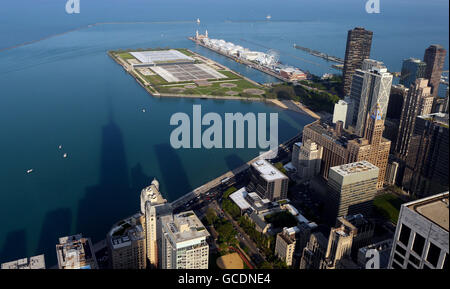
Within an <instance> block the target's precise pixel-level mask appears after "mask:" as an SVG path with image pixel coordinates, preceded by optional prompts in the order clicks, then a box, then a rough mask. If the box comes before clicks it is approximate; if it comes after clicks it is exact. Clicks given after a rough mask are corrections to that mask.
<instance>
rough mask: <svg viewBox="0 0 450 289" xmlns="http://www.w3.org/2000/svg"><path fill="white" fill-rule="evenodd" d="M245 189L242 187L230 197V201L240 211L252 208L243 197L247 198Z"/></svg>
mask: <svg viewBox="0 0 450 289" xmlns="http://www.w3.org/2000/svg"><path fill="white" fill-rule="evenodd" d="M247 194H248V193H247V189H246V188H245V187H242V188H241V189H239V190H237V191H236V192H234V193H232V194H231V195H230V199H231V200H232V201H233V202H234V203H235V204H236V205H237V206H238V207H239V208H240V209H241V210H246V209H248V208H251V207H252V206H251V205H250V204H249V203H248V202H247V201H246V200H245V197H246V196H247Z"/></svg>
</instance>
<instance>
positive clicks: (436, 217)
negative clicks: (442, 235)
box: [403, 192, 449, 232]
mask: <svg viewBox="0 0 450 289" xmlns="http://www.w3.org/2000/svg"><path fill="white" fill-rule="evenodd" d="M403 206H405V207H407V208H409V209H411V210H413V211H415V212H416V213H418V214H419V215H421V216H423V217H425V218H426V219H428V220H430V221H431V222H433V223H435V224H436V225H438V226H440V227H441V228H443V229H444V230H446V231H447V232H448V223H449V220H448V216H449V208H448V192H445V193H441V194H437V195H434V196H431V197H427V198H423V199H420V200H416V201H412V202H409V203H406V204H403Z"/></svg>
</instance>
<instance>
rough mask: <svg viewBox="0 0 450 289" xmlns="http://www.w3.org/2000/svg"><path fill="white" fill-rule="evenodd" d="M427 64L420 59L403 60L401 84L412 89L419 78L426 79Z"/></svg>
mask: <svg viewBox="0 0 450 289" xmlns="http://www.w3.org/2000/svg"><path fill="white" fill-rule="evenodd" d="M426 68H427V64H426V63H425V62H423V61H421V60H420V59H416V58H408V59H405V60H403V64H402V72H401V76H400V84H403V85H404V86H405V87H408V88H409V87H410V86H411V85H412V84H414V83H415V82H416V79H418V78H425V72H426Z"/></svg>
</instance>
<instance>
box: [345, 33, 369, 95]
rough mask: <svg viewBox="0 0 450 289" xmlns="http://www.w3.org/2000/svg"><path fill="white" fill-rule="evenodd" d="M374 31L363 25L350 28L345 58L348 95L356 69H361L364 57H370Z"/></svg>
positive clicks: (346, 90) (346, 91) (346, 93)
mask: <svg viewBox="0 0 450 289" xmlns="http://www.w3.org/2000/svg"><path fill="white" fill-rule="evenodd" d="M372 36H373V32H372V31H368V30H365V29H364V28H362V27H356V28H355V29H352V30H349V31H348V34H347V46H346V48H345V59H344V71H343V77H344V84H343V93H344V95H348V94H349V92H350V87H351V85H352V76H353V73H354V72H355V70H356V69H360V68H361V66H362V62H363V60H364V59H367V58H369V57H370V47H371V46H372Z"/></svg>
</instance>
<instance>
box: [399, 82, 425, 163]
mask: <svg viewBox="0 0 450 289" xmlns="http://www.w3.org/2000/svg"><path fill="white" fill-rule="evenodd" d="M432 107H433V96H432V95H431V87H429V86H428V79H425V78H419V79H416V81H415V82H414V84H413V85H411V87H410V89H409V92H408V94H407V95H406V98H405V100H404V101H403V107H402V113H401V116H400V124H399V128H398V134H397V140H396V142H395V155H396V156H397V157H398V158H399V159H401V160H403V161H405V160H406V157H407V156H408V146H409V142H410V140H411V135H412V133H413V130H414V125H415V122H416V117H417V116H419V115H424V114H429V113H430V112H431V109H432Z"/></svg>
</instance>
